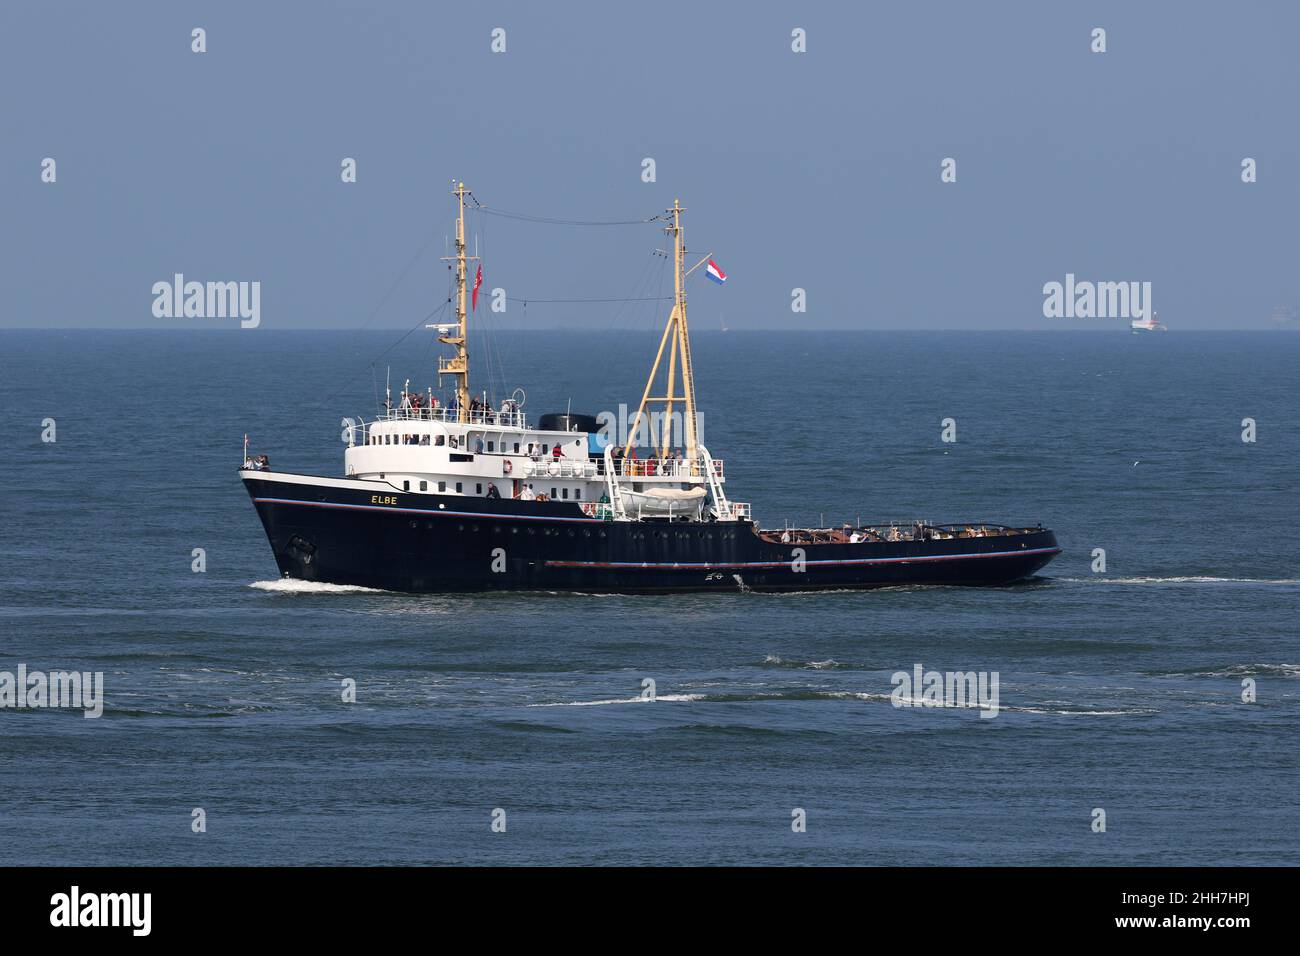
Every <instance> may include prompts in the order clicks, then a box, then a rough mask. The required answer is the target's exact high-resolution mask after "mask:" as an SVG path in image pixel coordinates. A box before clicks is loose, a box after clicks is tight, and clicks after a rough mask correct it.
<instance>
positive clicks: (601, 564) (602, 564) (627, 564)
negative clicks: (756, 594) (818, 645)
mask: <svg viewBox="0 0 1300 956" xmlns="http://www.w3.org/2000/svg"><path fill="white" fill-rule="evenodd" d="M1060 553H1061V549H1060V548H1026V549H1025V550H1023V551H987V552H983V553H979V554H935V555H919V556H916V557H901V558H844V559H842V560H832V559H823V560H819V561H805V562H803V563H804V564H910V563H912V562H914V561H915V562H920V561H962V560H966V559H968V558H1014V557H1019V556H1021V555H1030V554H1060ZM546 566H547V567H551V568H627V569H630V570H639V569H642V568H645V569H651V568H681V569H683V570H703V571H707V570H711V569H714V568H784V567H789V566H790V562H789V561H740V562H734V563H727V564H705V563H696V562H674V561H660V562H652V561H643V562H636V561H547V562H546Z"/></svg>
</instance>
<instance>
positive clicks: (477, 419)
mask: <svg viewBox="0 0 1300 956" xmlns="http://www.w3.org/2000/svg"><path fill="white" fill-rule="evenodd" d="M379 420H380V421H424V422H452V423H456V422H460V420H461V417H460V411H459V410H458V409H456V408H452V407H450V406H447V405H439V406H437V407H436V408H412V407H411V406H409V405H401V406H399V407H397V408H389V409H385V410H384V411H383V412H382V413H380V416H379ZM465 420H466V422H468V423H469V424H470V425H497V426H500V427H502V428H527V427H528V420H527V418H526V417H525V415H524V413H523V412H522V411H519V410H518V409H515V410H507V411H496V410H493V409H490V408H474V409H470V410H469V411H468V412H466V414H465Z"/></svg>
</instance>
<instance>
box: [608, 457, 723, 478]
mask: <svg viewBox="0 0 1300 956" xmlns="http://www.w3.org/2000/svg"><path fill="white" fill-rule="evenodd" d="M592 461H594V462H596V463H597V465H598V468H599V474H602V475H603V474H605V459H604V458H603V457H600V458H598V457H596V456H592ZM609 461H610V464H611V466H612V467H613V468H614V472H613V473H614V474H615V475H616V476H618V477H619V478H700V477H704V476H706V475H707V471H706V469H707V467H708V466H707V465H706V464H704V463H703V462H701V461H688V460H686V459H684V458H614V457H612V456H611V457H610V459H609ZM713 473H714V474H715V475H716V476H717V477H719V478H722V477H724V476H725V472H724V470H723V465H722V462H721V460H718V459H714V462H713Z"/></svg>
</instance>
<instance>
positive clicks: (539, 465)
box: [524, 458, 602, 478]
mask: <svg viewBox="0 0 1300 956" xmlns="http://www.w3.org/2000/svg"><path fill="white" fill-rule="evenodd" d="M601 472H602V469H601V468H600V467H598V465H597V463H596V462H594V461H591V460H587V461H579V460H576V459H573V458H559V459H545V458H535V459H529V460H527V461H525V462H524V477H525V478H596V477H599V476H600V475H601Z"/></svg>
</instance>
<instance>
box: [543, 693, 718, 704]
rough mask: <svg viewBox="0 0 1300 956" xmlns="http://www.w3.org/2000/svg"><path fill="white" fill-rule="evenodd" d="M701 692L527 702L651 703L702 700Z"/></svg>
mask: <svg viewBox="0 0 1300 956" xmlns="http://www.w3.org/2000/svg"><path fill="white" fill-rule="evenodd" d="M703 699H704V695H703V694H659V695H657V696H655V697H626V698H622V699H619V700H562V701H559V702H557V703H554V704H529V705H528V706H529V707H602V706H604V705H606V704H653V703H662V702H665V701H666V702H670V703H671V702H683V701H692V700H703Z"/></svg>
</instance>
